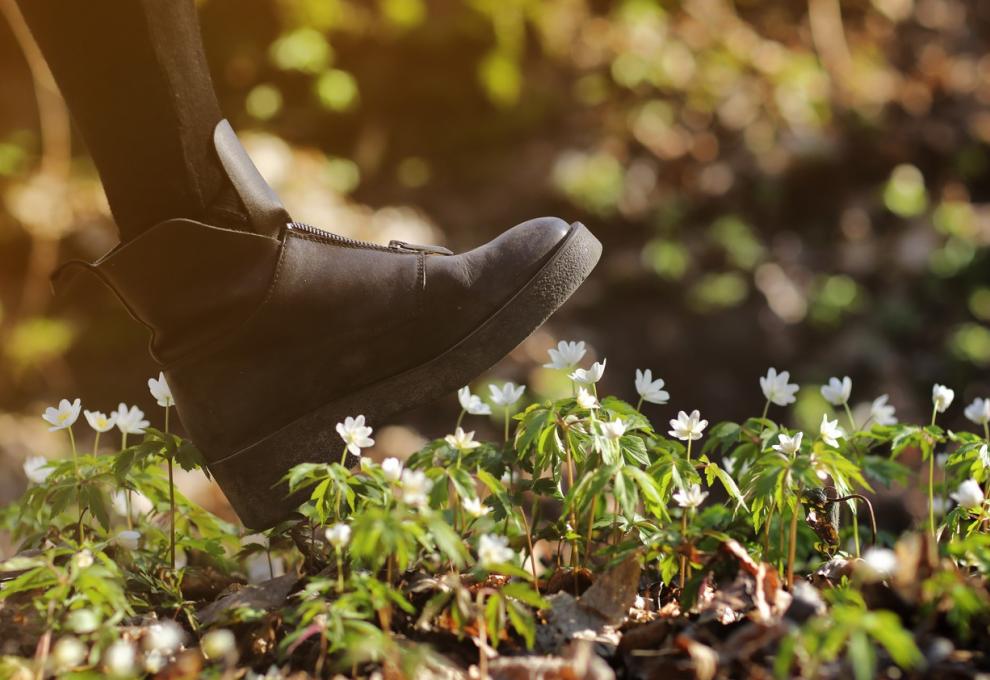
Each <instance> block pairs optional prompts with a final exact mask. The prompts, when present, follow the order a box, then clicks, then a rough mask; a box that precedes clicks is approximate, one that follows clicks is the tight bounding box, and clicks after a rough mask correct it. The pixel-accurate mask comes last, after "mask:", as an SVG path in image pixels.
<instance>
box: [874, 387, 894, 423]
mask: <svg viewBox="0 0 990 680" xmlns="http://www.w3.org/2000/svg"><path fill="white" fill-rule="evenodd" d="M888 398H889V397H888V396H887V395H886V394H881V395H880V396H879V397H877V398H876V399H874V400H873V403H872V404H870V417H871V418H873V422H875V423H876V424H877V425H896V424H897V418H895V417H894V413H895V410H894V407H893V406H891V405H890V404H888V403H887V399H888Z"/></svg>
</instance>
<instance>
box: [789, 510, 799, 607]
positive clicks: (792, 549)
mask: <svg viewBox="0 0 990 680" xmlns="http://www.w3.org/2000/svg"><path fill="white" fill-rule="evenodd" d="M797 521H798V513H797V508H795V509H794V511H793V512H792V513H791V540H790V544H789V545H788V547H787V588H788V590H790V589H793V588H794V558H795V556H796V555H797V525H798V522H797Z"/></svg>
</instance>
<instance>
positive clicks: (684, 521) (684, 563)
mask: <svg viewBox="0 0 990 680" xmlns="http://www.w3.org/2000/svg"><path fill="white" fill-rule="evenodd" d="M692 441H693V440H691V439H688V442H687V453H686V454H685V455H686V457H687V462H688V463H689V464H690V462H691V442H692ZM690 513H691V509H690V508H684V512H682V513H681V542H683V541H684V540H685V539H686V538H687V530H688V515H689V514H690ZM687 572H688V558H687V555H681V575H680V578H679V579H678V580H677V582H678V585H679V586H680V589H681V590H682V591H683V590H684V583H685V582H686V581H687Z"/></svg>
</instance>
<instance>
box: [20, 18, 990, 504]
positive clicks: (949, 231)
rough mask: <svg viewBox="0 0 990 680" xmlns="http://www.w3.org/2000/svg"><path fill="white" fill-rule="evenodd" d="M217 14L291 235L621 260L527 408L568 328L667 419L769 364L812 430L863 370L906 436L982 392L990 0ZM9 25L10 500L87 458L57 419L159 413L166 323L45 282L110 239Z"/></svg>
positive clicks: (868, 394)
mask: <svg viewBox="0 0 990 680" xmlns="http://www.w3.org/2000/svg"><path fill="white" fill-rule="evenodd" d="M200 7H201V16H202V24H203V32H204V36H205V42H206V50H207V54H208V56H209V59H210V61H211V66H212V69H213V74H214V80H215V85H216V88H217V90H218V92H219V96H220V101H221V104H222V106H223V109H224V111H225V113H226V115H227V117H228V118H229V119H230V120H231V122H232V123H233V125H234V127H235V128H236V129H238V131H239V132H240V133H241V135H242V137H243V139H244V141H245V143H246V145H247V146H248V148H249V151H250V153H251V155H252V156H253V157H254V159H255V160H256V162H257V164H258V165H259V167H260V168H261V170H262V172H263V174H264V175H265V176H266V177H267V178H268V179H269V180H270V181H271V182H272V183H273V184H274V185H275V186H276V188H277V190H278V191H279V193H280V194H281V195H282V197H283V199H284V201H285V203H286V204H287V206H288V208H289V210H290V212H291V213H292V214H293V216H294V217H295V218H296V219H298V220H300V221H304V222H309V223H312V224H316V225H321V226H323V227H325V228H327V229H329V230H331V231H336V232H339V233H342V234H347V235H352V236H356V237H359V238H364V239H370V240H375V241H387V240H388V239H391V238H402V239H405V240H409V241H414V242H425V243H431V242H432V243H443V244H446V245H448V246H450V247H451V248H454V249H455V250H457V249H467V248H470V247H473V246H475V245H478V244H480V243H481V242H484V241H486V240H488V239H489V238H491V237H493V236H495V235H496V234H497V233H499V232H500V231H502V230H504V229H506V228H508V227H510V226H512V225H513V224H515V223H517V222H520V221H523V220H526V219H528V218H531V217H535V216H539V215H547V214H553V215H559V216H561V217H563V218H565V219H568V220H581V221H583V222H584V223H585V224H587V225H588V226H589V227H590V228H591V229H592V231H594V232H595V234H596V235H597V236H598V237H599V238H600V239H601V240H602V241H603V243H604V245H605V254H604V256H603V259H602V262H601V264H600V265H599V267H598V269H597V271H596V272H595V273H594V274H593V276H592V278H591V279H590V280H589V281H588V282H587V284H586V285H585V286H584V287H583V288H582V289H581V290H580V291H579V292H578V293H577V294H576V295H575V296H574V298H573V299H572V300H571V301H570V302H569V303H568V305H567V306H566V307H565V308H563V309H562V310H561V311H560V312H559V313H558V314H557V315H556V316H555V317H554V318H553V319H552V320H551V321H550V323H549V324H547V326H546V327H545V328H544V329H542V330H541V331H540V332H539V333H537V334H536V335H535V336H534V337H533V338H531V339H530V340H529V341H527V342H526V343H524V344H523V345H522V346H521V347H520V348H519V349H517V350H516V351H515V352H514V353H513V355H512V356H510V357H509V358H507V359H506V360H505V361H504V362H503V363H502V364H500V365H499V366H497V367H496V368H495V369H493V371H492V374H491V376H490V377H491V378H492V379H499V380H502V379H511V380H515V381H517V382H525V383H526V384H527V385H529V390H528V392H527V398H536V397H540V396H553V395H554V394H557V393H559V392H560V391H561V390H566V387H565V386H564V385H562V381H561V376H559V375H554V374H553V373H552V372H550V371H546V370H543V369H540V368H539V366H540V364H542V363H543V362H544V361H545V360H546V359H545V357H546V354H545V352H546V349H547V348H548V347H550V346H552V345H553V344H555V343H556V341H557V340H559V339H583V340H586V341H587V342H588V343H589V345H591V346H592V347H593V348H594V356H595V357H597V358H601V357H607V358H608V368H607V370H606V372H605V377H604V381H603V384H602V386H601V387H600V390H603V391H604V392H609V393H616V394H618V395H619V396H623V397H625V398H627V399H630V400H632V399H633V397H634V391H633V372H634V369H636V368H651V369H653V371H654V373H655V374H656V375H659V376H660V377H662V378H664V379H665V380H666V381H667V388H668V389H669V390H670V392H671V394H672V400H671V404H670V405H668V406H648V407H647V413H648V414H649V415H650V416H651V417H653V419H654V422H655V423H656V424H657V425H658V427H659V425H660V424H662V423H665V421H666V420H667V419H668V418H670V417H672V416H673V415H674V414H675V413H676V410H677V409H687V410H690V409H693V408H699V409H701V411H702V413H703V414H704V416H706V417H707V418H708V419H709V420H710V421H712V422H715V421H718V420H722V419H741V418H744V417H746V416H750V415H757V414H758V413H759V411H760V409H761V408H762V404H763V397H762V395H761V394H760V391H759V387H758V384H757V378H758V377H759V376H760V375H762V374H764V373H765V371H766V369H767V367H768V366H775V367H776V368H778V369H780V370H784V369H787V370H790V371H791V374H792V376H793V377H794V378H795V379H796V381H797V382H799V383H801V384H802V385H803V386H806V388H804V389H802V391H801V392H800V393H799V401H798V403H797V404H796V405H795V406H794V407H793V409H790V410H788V412H787V414H786V416H782V417H786V418H787V420H788V422H790V423H791V424H793V425H804V426H807V427H811V428H815V429H817V424H818V421H819V419H820V414H821V412H822V410H823V409H825V404H824V402H823V401H822V399H821V397H820V395H819V394H818V389H817V388H818V385H819V384H821V382H822V381H824V380H826V379H827V378H828V377H829V376H830V375H839V376H842V375H850V376H851V377H852V378H853V381H854V388H853V400H854V401H855V402H857V403H858V402H868V401H870V400H872V399H873V398H874V397H876V396H878V395H879V394H881V393H888V394H890V398H891V401H892V403H893V404H894V405H895V406H896V407H897V409H898V415H899V417H901V418H902V419H909V418H915V419H926V418H927V416H928V414H929V413H930V401H929V399H930V391H931V384H932V383H933V382H936V381H938V382H942V383H945V384H948V385H949V386H951V387H954V388H955V389H956V391H957V397H956V399H957V404H956V405H954V408H953V410H952V411H951V412H950V414H949V417H948V419H947V420H946V421H945V422H946V423H947V424H951V425H954V426H957V427H966V421H965V420H964V419H963V418H962V416H961V410H962V402H968V401H969V400H971V399H972V398H973V397H975V396H986V395H988V394H990V376H988V372H987V369H988V367H990V327H988V322H990V266H988V262H987V259H988V257H987V249H986V246H987V244H988V243H990V203H988V201H990V155H988V153H990V56H988V54H987V47H988V45H990V3H984V2H965V1H962V0H844V1H843V2H841V5H840V2H839V0H807V1H801V2H797V1H787V2H784V1H782V0H778V1H774V2H769V1H763V2H761V1H757V0H736V1H735V2H729V1H728V0H685V1H683V2H673V1H667V2H659V1H650V0H625V1H618V0H617V1H615V2H607V1H598V0H377V1H375V0H253V1H252V2H244V1H243V0H206V1H204V2H201V3H200ZM0 8H2V9H3V12H2V15H0V102H3V104H2V106H0V347H2V351H0V466H2V469H4V470H9V471H11V472H10V473H9V474H5V475H2V476H0V501H5V500H9V499H10V498H11V497H13V495H14V494H16V493H19V491H20V490H21V489H22V488H23V486H24V483H25V482H24V476H23V474H22V473H21V471H20V465H21V461H22V460H23V459H24V457H25V456H27V455H38V454H40V455H47V456H50V457H52V456H60V455H64V454H65V449H66V445H65V441H64V440H63V438H62V437H61V436H58V435H60V434H62V433H57V434H49V433H48V432H47V431H46V427H45V426H44V423H43V422H42V421H41V419H40V413H41V412H42V410H43V408H44V406H46V405H49V404H52V403H55V402H57V400H58V399H59V398H61V397H70V398H72V397H76V396H79V397H81V398H82V400H83V405H84V407H85V408H90V409H98V410H103V411H109V410H111V409H113V408H115V406H116V404H117V403H118V402H119V401H126V402H128V403H136V404H139V405H140V406H141V407H142V408H144V410H145V411H146V412H147V413H148V414H149V415H150V416H151V420H152V422H153V423H154V424H158V425H160V424H161V423H160V420H161V417H160V413H159V409H157V407H155V406H154V402H153V400H152V399H151V397H150V395H149V394H148V393H147V389H146V380H147V378H148V377H149V376H151V375H154V374H157V370H158V369H157V368H156V367H155V366H154V365H153V364H152V362H151V361H150V359H149V358H148V357H147V354H146V345H147V337H146V336H145V334H144V332H143V330H142V329H141V328H140V327H139V326H137V325H136V324H134V323H132V322H131V321H130V320H129V319H128V318H127V316H126V314H125V313H124V312H123V310H122V309H121V308H120V307H119V306H118V305H117V304H116V303H115V301H114V299H113V298H112V296H111V295H110V294H109V293H108V292H107V291H105V290H103V289H102V288H100V286H99V285H98V284H96V283H95V282H89V283H80V284H79V285H77V286H76V287H75V288H74V289H73V290H72V291H71V292H70V293H69V294H67V295H65V296H64V297H63V298H60V299H55V298H54V297H53V296H52V294H51V292H50V289H49V285H48V275H49V273H50V272H51V270H52V269H53V268H54V267H55V266H56V264H57V263H58V262H60V261H63V260H66V259H70V258H83V259H87V260H92V259H95V258H97V257H99V256H100V255H102V254H103V253H104V252H106V251H107V250H109V249H110V248H111V247H113V245H114V244H115V242H116V240H117V239H116V230H115V227H114V225H113V223H112V222H111V220H110V217H109V212H108V209H107V206H106V201H105V198H104V196H103V193H102V189H101V187H100V183H99V178H98V177H97V176H96V174H95V172H94V169H93V166H92V164H91V162H90V161H89V159H88V158H87V154H86V149H85V147H84V145H83V144H82V142H81V140H80V138H79V136H78V135H77V134H76V133H75V132H74V131H73V130H72V128H71V123H70V120H69V118H68V114H67V112H66V110H65V108H64V105H63V104H62V103H61V101H60V99H59V97H58V95H57V93H56V92H55V91H54V89H53V86H52V83H51V80H50V77H49V76H48V75H47V73H46V70H45V68H44V65H43V62H41V61H40V57H39V55H38V54H37V51H36V49H35V47H34V46H33V45H32V43H31V42H30V37H29V36H28V35H26V34H25V32H24V27H23V25H22V24H21V23H20V21H19V19H18V16H17V14H16V11H15V10H14V8H13V2H12V1H11V0H0ZM162 285H163V286H167V285H168V282H167V281H163V282H162ZM591 358H592V357H591V356H589V357H588V359H589V361H590V359H591ZM487 381H488V380H487V379H483V380H481V381H479V383H478V384H477V385H476V388H477V389H479V390H482V392H481V393H482V394H483V396H487V389H484V388H485V383H486V382H487ZM457 411H458V407H457V404H456V399H455V398H454V396H453V395H451V397H450V398H449V399H447V400H446V401H444V402H443V403H441V404H440V405H439V406H432V407H429V408H424V409H421V410H420V411H418V412H414V413H411V414H408V415H406V416H404V417H402V418H401V419H399V420H398V421H397V423H396V424H395V425H394V426H393V427H389V428H379V430H378V432H377V439H378V441H379V447H378V451H379V455H382V454H385V453H397V452H399V453H401V452H403V451H408V450H410V449H412V448H415V447H416V446H417V444H418V442H421V441H422V439H421V438H434V437H437V436H441V435H443V434H444V433H446V432H447V431H448V430H449V429H450V428H451V427H452V425H453V422H454V419H455V418H456V415H457ZM777 414H778V415H782V414H781V413H780V412H779V411H778V413H777ZM471 426H472V427H475V426H476V427H478V428H479V429H481V430H482V431H483V432H484V433H485V434H495V433H497V431H498V426H497V423H486V422H482V421H481V419H478V418H474V419H473V421H472V422H471ZM76 429H77V431H78V432H79V433H80V435H79V436H80V439H82V440H83V441H85V440H86V438H87V437H89V436H90V435H89V434H83V433H84V431H85V430H86V429H87V428H86V425H85V423H84V422H83V420H82V419H80V421H79V425H77V426H76ZM664 429H666V428H664ZM193 483H194V480H188V481H187V484H193Z"/></svg>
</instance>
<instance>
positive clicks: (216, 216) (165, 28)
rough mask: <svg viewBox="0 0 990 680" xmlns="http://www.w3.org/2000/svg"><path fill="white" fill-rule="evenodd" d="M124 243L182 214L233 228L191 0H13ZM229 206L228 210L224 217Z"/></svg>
mask: <svg viewBox="0 0 990 680" xmlns="http://www.w3.org/2000/svg"><path fill="white" fill-rule="evenodd" d="M18 3H19V5H20V8H21V11H22V12H23V13H24V16H25V18H26V19H27V22H28V24H29V25H30V27H31V31H32V33H33V34H34V36H35V39H36V40H37V41H38V43H39V45H40V46H41V49H42V51H43V52H44V54H45V58H46V59H47V61H48V64H49V66H50V67H51V69H52V72H53V73H54V75H55V79H56V80H57V81H58V84H59V87H60V89H61V90H62V94H63V95H64V96H65V99H66V101H67V102H68V104H69V108H70V110H71V111H72V116H73V118H74V120H75V122H76V124H77V125H78V127H79V128H80V129H81V130H82V134H83V137H84V139H85V141H86V144H87V145H88V147H89V150H90V153H91V154H92V156H93V159H94V161H95V162H96V167H97V169H98V170H99V172H100V177H101V178H102V180H103V184H104V187H105V190H106V193H107V197H108V199H109V201H110V207H111V209H112V211H113V214H114V217H115V219H116V220H117V224H118V225H119V229H120V234H121V238H123V239H129V238H133V237H134V236H137V235H138V234H140V233H141V232H142V231H143V230H145V229H147V228H148V227H150V226H152V225H154V224H156V223H158V222H161V221H162V220H165V219H169V218H175V217H186V218H193V219H203V220H206V221H211V222H212V223H214V224H216V223H221V224H226V225H227V226H237V225H239V224H241V223H243V222H244V220H243V218H242V217H238V215H237V213H239V212H240V207H239V204H238V203H237V201H236V199H234V198H233V193H232V191H231V189H230V186H229V183H228V181H227V179H226V176H225V175H224V174H223V172H222V170H221V167H220V164H219V162H218V161H217V159H216V157H215V153H214V150H213V143H212V135H213V128H214V126H215V125H216V124H217V122H218V121H219V120H220V119H221V114H220V106H219V104H218V103H217V99H216V95H215V93H214V91H213V84H212V81H211V80H210V73H209V70H208V68H207V64H206V57H205V55H204V52H203V44H202V39H201V36H200V31H199V21H198V18H197V16H196V8H195V5H194V4H193V0H18ZM229 212H232V213H234V214H233V215H228V214H227V213H229Z"/></svg>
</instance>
